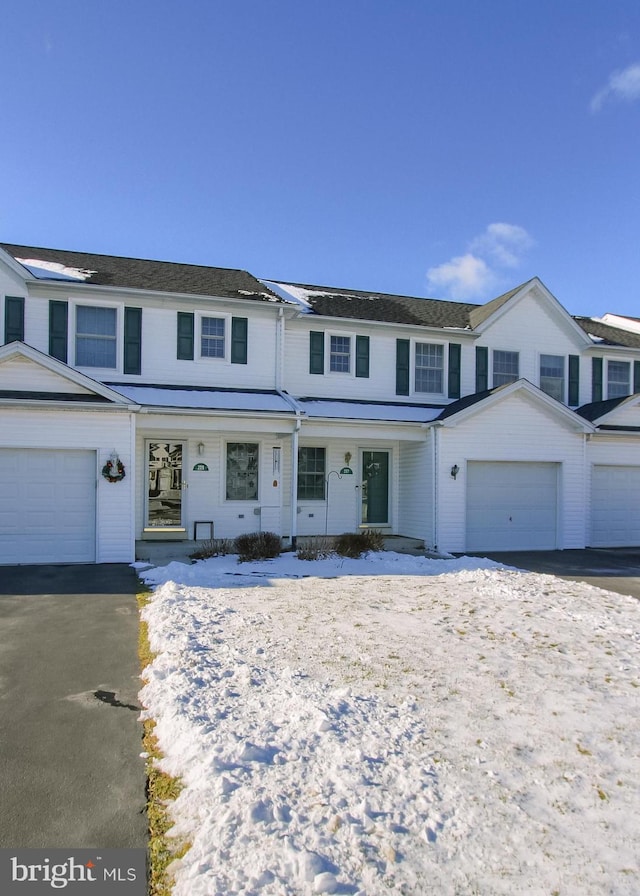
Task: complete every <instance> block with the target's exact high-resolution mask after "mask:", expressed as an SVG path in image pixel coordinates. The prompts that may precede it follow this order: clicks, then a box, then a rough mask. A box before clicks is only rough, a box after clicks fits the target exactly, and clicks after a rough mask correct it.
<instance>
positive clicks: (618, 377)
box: [607, 361, 631, 398]
mask: <svg viewBox="0 0 640 896" xmlns="http://www.w3.org/2000/svg"><path fill="white" fill-rule="evenodd" d="M630 394H631V364H630V362H629V361H608V362H607V398H620V397H621V396H624V395H630Z"/></svg>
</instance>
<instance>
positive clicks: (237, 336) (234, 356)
mask: <svg viewBox="0 0 640 896" xmlns="http://www.w3.org/2000/svg"><path fill="white" fill-rule="evenodd" d="M231 363H232V364H246V363H247V318H246V317H232V318H231Z"/></svg>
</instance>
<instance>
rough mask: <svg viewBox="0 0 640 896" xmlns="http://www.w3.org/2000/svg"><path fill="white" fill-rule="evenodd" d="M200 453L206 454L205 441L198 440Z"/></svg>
mask: <svg viewBox="0 0 640 896" xmlns="http://www.w3.org/2000/svg"><path fill="white" fill-rule="evenodd" d="M198 454H200V455H202V454H204V442H198Z"/></svg>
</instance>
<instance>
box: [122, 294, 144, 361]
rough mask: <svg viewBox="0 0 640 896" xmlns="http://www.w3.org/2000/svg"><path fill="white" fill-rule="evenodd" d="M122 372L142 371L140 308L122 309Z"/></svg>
mask: <svg viewBox="0 0 640 896" xmlns="http://www.w3.org/2000/svg"><path fill="white" fill-rule="evenodd" d="M123 370H124V373H137V374H139V373H142V308H125V309H124V364H123Z"/></svg>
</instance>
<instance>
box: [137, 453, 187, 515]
mask: <svg viewBox="0 0 640 896" xmlns="http://www.w3.org/2000/svg"><path fill="white" fill-rule="evenodd" d="M183 452H184V445H183V443H182V442H161V441H149V442H147V508H146V523H145V528H147V529H181V528H183V500H182V496H183V480H182V465H183Z"/></svg>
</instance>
